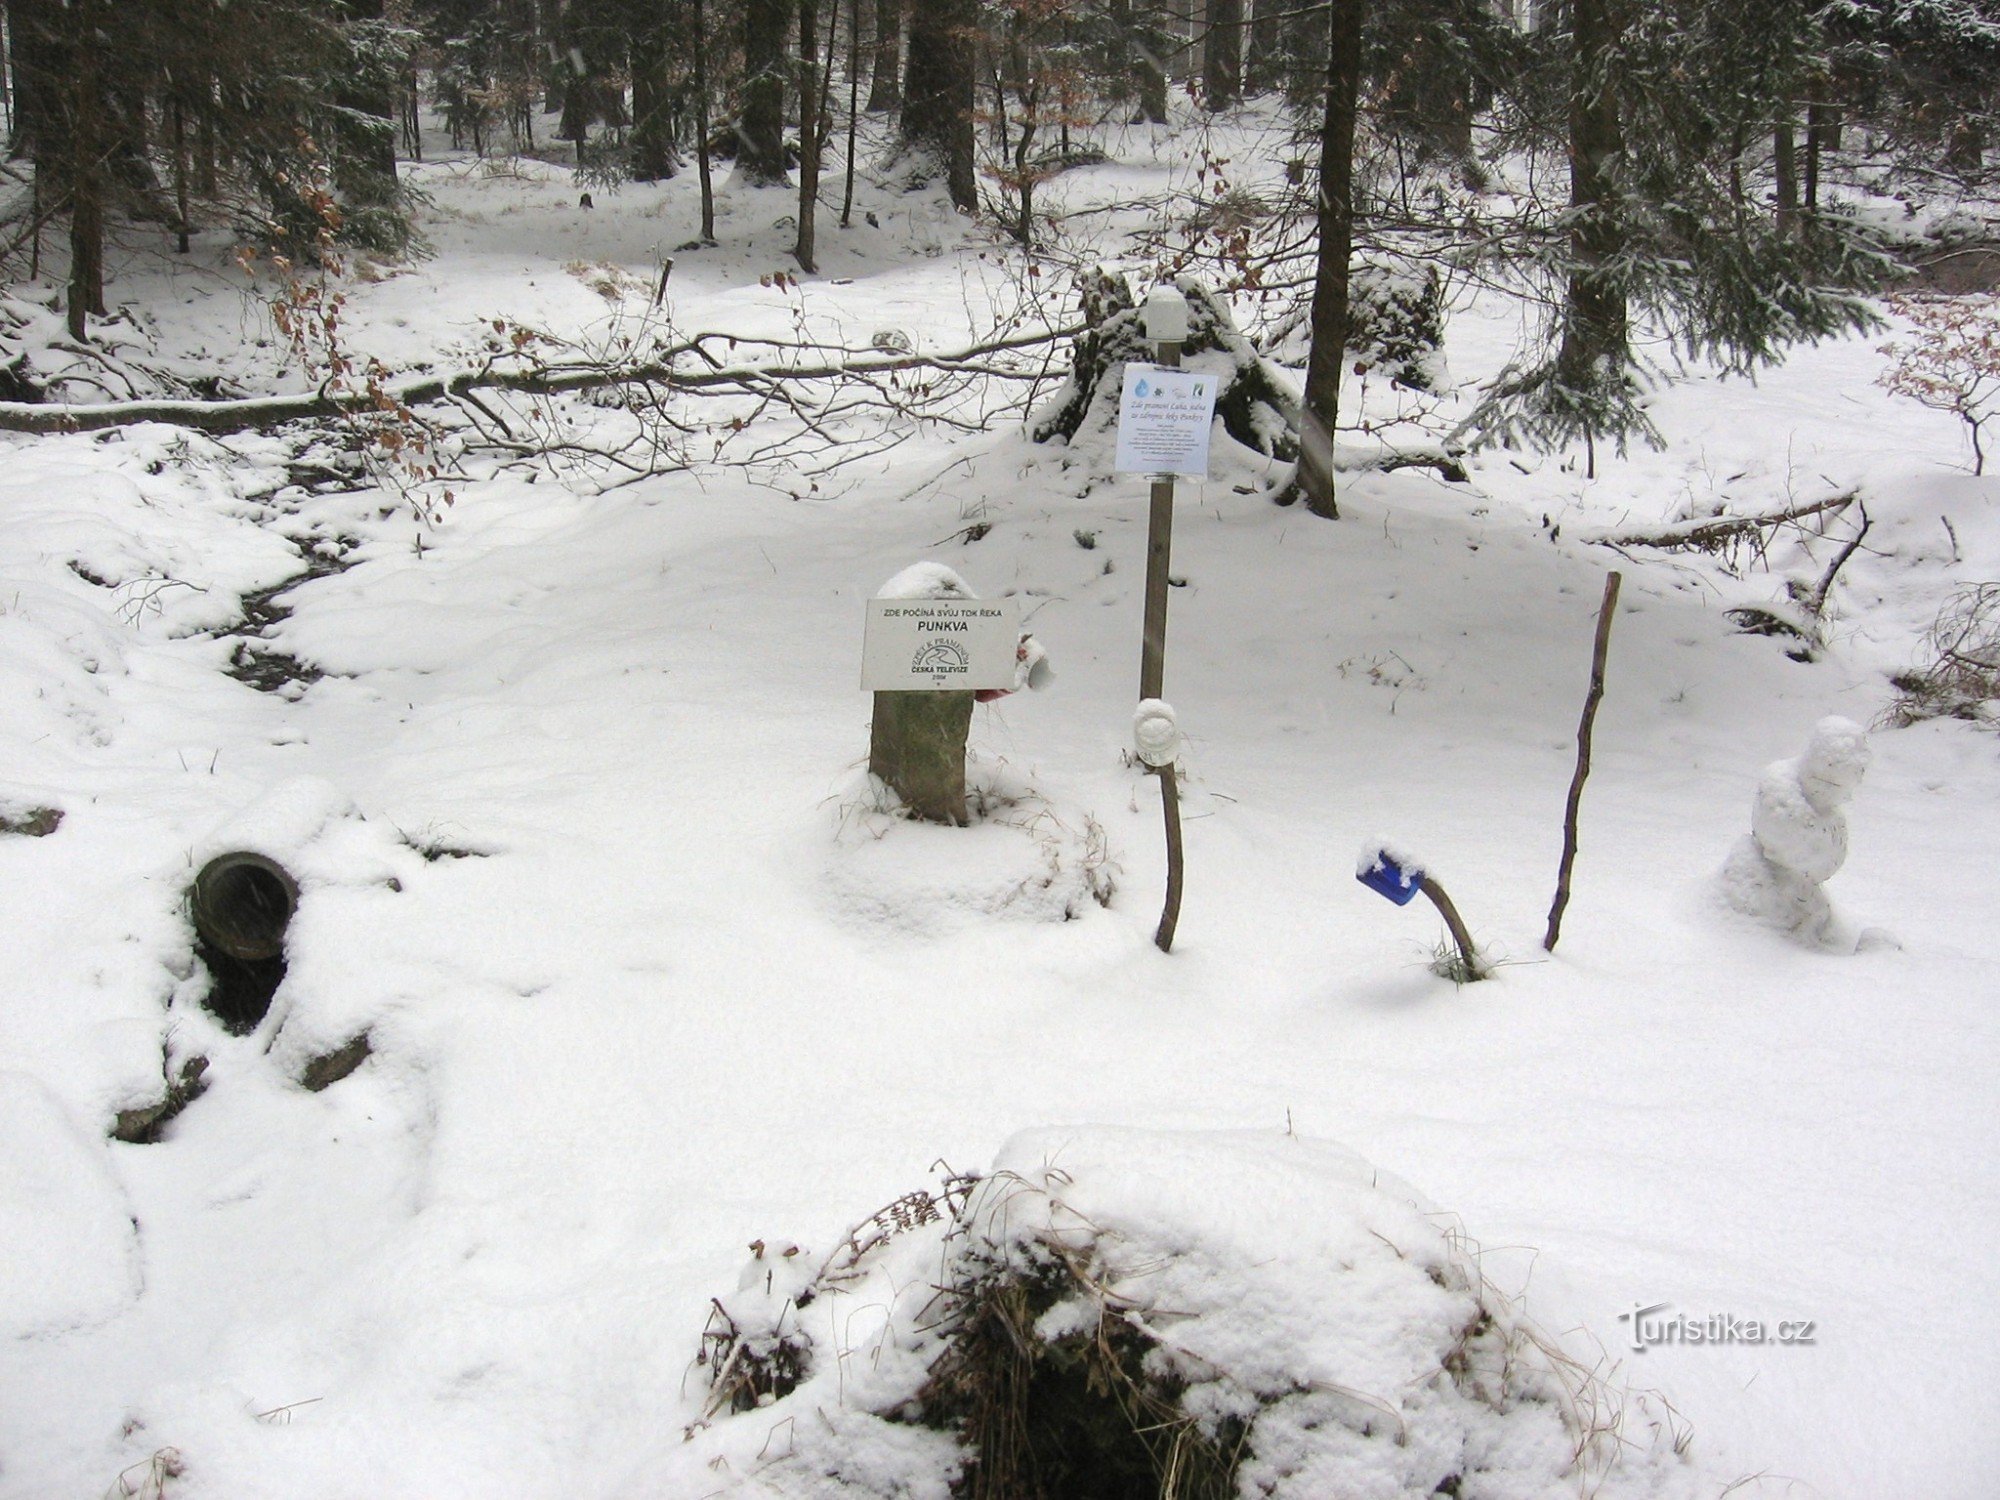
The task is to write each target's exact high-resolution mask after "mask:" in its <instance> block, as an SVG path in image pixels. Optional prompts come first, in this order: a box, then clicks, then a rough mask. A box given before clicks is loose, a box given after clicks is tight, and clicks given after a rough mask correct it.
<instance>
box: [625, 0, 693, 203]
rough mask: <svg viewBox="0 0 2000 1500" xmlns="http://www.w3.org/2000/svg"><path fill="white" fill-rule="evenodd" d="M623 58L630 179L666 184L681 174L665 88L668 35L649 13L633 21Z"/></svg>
mask: <svg viewBox="0 0 2000 1500" xmlns="http://www.w3.org/2000/svg"><path fill="white" fill-rule="evenodd" d="M626 55H627V56H628V57H630V58H631V61H632V176H633V179H634V180H635V181H638V182H665V181H666V180H667V179H669V178H671V177H672V176H674V175H675V174H676V173H677V172H679V171H680V165H681V164H680V159H679V154H678V153H677V152H676V151H675V150H674V111H673V107H672V106H673V96H672V95H671V94H670V93H669V92H668V89H667V35H666V32H665V30H664V29H663V28H662V27H661V24H660V21H659V18H658V17H657V16H656V15H654V14H653V13H652V12H650V11H648V12H646V13H644V14H642V15H635V16H634V17H633V18H632V23H631V32H630V35H629V37H628V38H627V43H626Z"/></svg>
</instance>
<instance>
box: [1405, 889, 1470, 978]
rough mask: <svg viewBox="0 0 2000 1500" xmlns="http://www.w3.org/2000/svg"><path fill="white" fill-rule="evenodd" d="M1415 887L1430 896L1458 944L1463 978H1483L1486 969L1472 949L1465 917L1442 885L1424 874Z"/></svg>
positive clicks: (1452, 938) (1453, 939)
mask: <svg viewBox="0 0 2000 1500" xmlns="http://www.w3.org/2000/svg"><path fill="white" fill-rule="evenodd" d="M1417 889H1418V890H1420V891H1422V892H1423V893H1424V894H1425V895H1426V896H1428V897H1430V901H1431V905H1432V906H1435V907H1436V908H1437V909H1438V915H1439V916H1441V917H1443V918H1444V925H1445V927H1446V929H1447V930H1448V931H1449V932H1450V933H1451V940H1452V941H1453V942H1454V943H1456V944H1458V956H1459V959H1460V961H1461V962H1462V963H1463V964H1464V966H1465V980H1466V982H1467V983H1468V984H1469V983H1471V982H1472V981H1473V980H1475V979H1484V978H1485V977H1486V971H1485V968H1484V966H1483V965H1482V964H1481V963H1480V962H1479V954H1478V953H1477V952H1476V951H1475V950H1474V949H1473V946H1472V934H1471V933H1469V932H1467V931H1466V930H1465V919H1464V918H1463V917H1461V916H1459V914H1458V908H1457V907H1456V906H1454V905H1453V904H1452V900H1451V897H1449V896H1447V895H1446V894H1445V893H1444V887H1443V886H1441V885H1439V884H1438V883H1437V882H1436V881H1435V880H1433V879H1431V878H1430V876H1428V875H1426V876H1424V878H1423V879H1422V880H1420V881H1419V882H1418V883H1417Z"/></svg>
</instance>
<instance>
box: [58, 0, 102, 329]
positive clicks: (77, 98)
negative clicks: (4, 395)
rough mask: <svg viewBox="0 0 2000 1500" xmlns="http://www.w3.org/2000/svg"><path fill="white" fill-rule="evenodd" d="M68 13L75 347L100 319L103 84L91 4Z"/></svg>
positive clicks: (82, 1)
mask: <svg viewBox="0 0 2000 1500" xmlns="http://www.w3.org/2000/svg"><path fill="white" fill-rule="evenodd" d="M70 14H71V17H72V24H73V25H74V27H75V28H76V29H75V32H74V34H73V36H72V37H71V38H70V41H71V55H70V79H69V89H68V94H69V109H68V112H67V113H68V117H69V118H68V125H69V129H68V132H67V134H68V144H69V151H68V163H67V165H68V171H67V172H66V173H65V174H64V175H65V176H66V178H67V181H66V182H65V183H64V186H65V187H67V189H68V190H69V298H68V307H67V317H68V323H69V335H70V337H71V338H73V339H75V340H77V341H78V342H79V343H81V342H82V341H83V339H84V337H85V336H86V334H87V332H88V318H89V317H90V316H91V315H96V316H99V317H101V316H103V314H104V146H103V143H102V137H103V134H104V125H105V119H104V115H105V101H104V79H103V71H102V66H101V63H102V59H101V58H100V57H99V56H98V39H99V38H98V26H99V13H98V6H97V0H75V3H74V4H73V5H72V7H71V10H70Z"/></svg>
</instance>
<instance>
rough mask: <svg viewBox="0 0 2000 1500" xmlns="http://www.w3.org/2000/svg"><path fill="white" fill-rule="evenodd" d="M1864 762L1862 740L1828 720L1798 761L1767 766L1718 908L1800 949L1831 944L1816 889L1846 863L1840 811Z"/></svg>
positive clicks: (1848, 724) (1827, 908)
mask: <svg viewBox="0 0 2000 1500" xmlns="http://www.w3.org/2000/svg"><path fill="white" fill-rule="evenodd" d="M1868 759H1869V753H1868V732H1867V731H1866V730H1864V729H1863V728H1862V727H1861V726H1860V725H1858V724H1856V723H1854V722H1852V721H1851V720H1848V719H1843V718H1839V717H1829V718H1825V719H1821V720H1820V721H1819V723H1817V724H1816V725H1814V726H1813V732H1812V738H1811V739H1810V740H1808V741H1807V743H1806V751H1805V754H1804V755H1801V756H1799V757H1798V758H1797V759H1796V760H1780V761H1774V762H1772V764H1771V765H1769V766H1767V767H1766V768H1765V770H1764V777H1763V780H1762V781H1760V782H1759V783H1758V786H1757V799H1756V802H1755V803H1754V804H1753V805H1752V808H1751V812H1750V834H1749V837H1747V838H1745V839H1744V840H1743V841H1742V842H1741V843H1739V844H1738V845H1737V846H1736V847H1735V849H1733V850H1732V851H1731V852H1730V855H1729V859H1728V862H1727V863H1726V864H1724V865H1723V867H1722V897H1723V900H1724V901H1726V902H1727V903H1728V904H1729V905H1730V906H1731V907H1732V908H1733V909H1734V910H1736V911H1739V912H1741V913H1742V914H1743V915H1745V916H1748V917H1754V918H1756V919H1757V920H1758V921H1760V922H1765V923H1768V924H1769V925H1771V926H1772V927H1775V928H1777V929H1778V930H1779V931H1781V932H1787V933H1790V934H1791V935H1793V936H1794V937H1797V938H1799V939H1800V940H1801V941H1803V942H1807V943H1811V944H1815V945H1825V944H1827V943H1829V942H1831V941H1832V939H1833V935H1834V920H1833V906H1832V903H1831V902H1829V901H1828V900H1827V897H1826V892H1825V891H1824V890H1822V889H1821V887H1822V885H1824V883H1825V882H1826V881H1827V880H1829V879H1831V878H1832V877H1833V875H1834V874H1835V872H1836V871H1838V870H1839V869H1840V867H1841V866H1842V865H1843V864H1845V863H1846V862H1847V816H1846V814H1845V813H1843V812H1842V811H1841V808H1842V807H1843V806H1845V805H1846V803H1847V801H1848V800H1849V799H1850V798H1851V797H1852V796H1853V795H1854V789H1855V788H1856V787H1857V786H1859V785H1860V784H1861V778H1862V775H1863V774H1864V773H1865V772H1866V771H1867V769H1868Z"/></svg>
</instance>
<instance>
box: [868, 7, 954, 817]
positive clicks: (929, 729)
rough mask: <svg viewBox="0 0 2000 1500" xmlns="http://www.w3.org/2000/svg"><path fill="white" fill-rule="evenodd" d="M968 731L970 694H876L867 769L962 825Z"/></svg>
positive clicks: (911, 805) (913, 811) (926, 812)
mask: <svg viewBox="0 0 2000 1500" xmlns="http://www.w3.org/2000/svg"><path fill="white" fill-rule="evenodd" d="M918 3H919V4H922V3H923V0H918ZM971 730H972V694H970V693H877V694H876V695H875V715H874V719H873V721H872V722H871V723H870V725H869V731H868V770H869V773H870V774H871V775H874V776H878V777H880V778H881V779H882V781H883V782H884V784H886V785H887V786H888V788H889V789H890V790H891V791H893V792H894V793H895V794H896V795H897V796H898V797H900V798H901V799H902V801H903V805H904V806H905V807H906V808H908V809H909V812H910V816H911V817H913V818H921V819H922V820H923V821H925V822H927V823H949V824H952V825H954V826H956V827H964V826H965V823H966V821H967V819H966V814H965V740H966V736H967V735H968V734H969V733H971Z"/></svg>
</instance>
